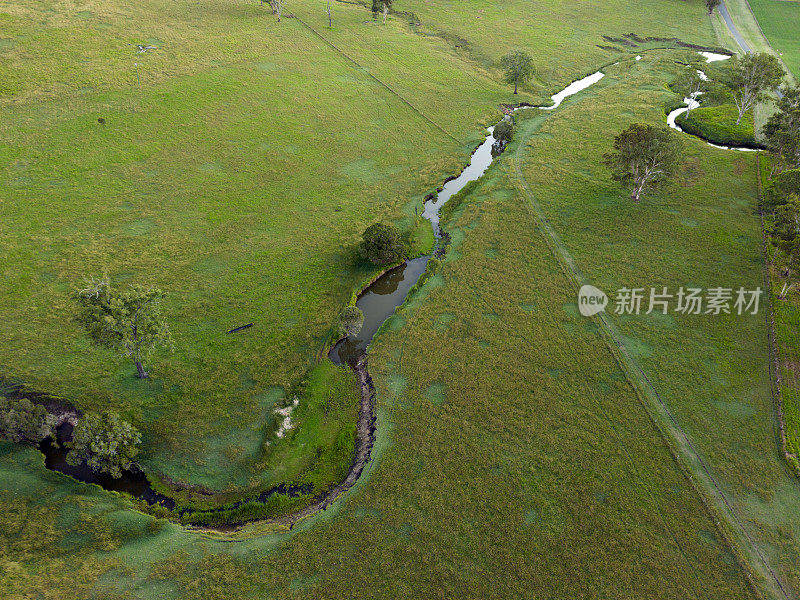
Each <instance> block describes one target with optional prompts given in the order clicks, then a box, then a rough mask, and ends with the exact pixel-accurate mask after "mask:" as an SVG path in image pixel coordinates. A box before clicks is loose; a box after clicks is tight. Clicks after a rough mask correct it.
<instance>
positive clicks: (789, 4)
mask: <svg viewBox="0 0 800 600" xmlns="http://www.w3.org/2000/svg"><path fill="white" fill-rule="evenodd" d="M748 2H749V3H750V8H751V9H752V10H753V14H754V15H755V17H756V19H758V24H759V25H760V26H761V30H762V31H763V32H764V35H765V36H767V39H768V40H769V43H770V45H771V46H772V47H773V48H774V49H775V51H776V52H777V53H778V54H779V55H780V57H781V60H783V62H784V64H785V65H786V66H787V67H789V70H790V71H792V73H793V74H794V76H795V78H800V36H798V28H800V25H799V24H800V2H797V0H748Z"/></svg>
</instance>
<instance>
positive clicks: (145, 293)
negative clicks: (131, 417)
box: [78, 278, 172, 379]
mask: <svg viewBox="0 0 800 600" xmlns="http://www.w3.org/2000/svg"><path fill="white" fill-rule="evenodd" d="M164 296H165V294H164V292H162V291H161V290H159V289H156V288H151V287H144V286H140V285H134V286H128V287H127V288H126V289H122V290H120V289H114V288H112V287H111V284H110V283H109V280H108V278H102V279H99V280H91V281H90V282H89V284H88V285H87V287H86V288H84V289H82V290H80V291H79V292H78V303H79V305H80V312H79V314H78V321H79V322H80V323H81V325H83V327H84V328H85V329H86V331H87V333H88V334H89V336H90V337H91V338H92V340H94V342H95V343H97V344H98V345H101V346H105V347H107V348H111V349H113V350H117V351H118V352H120V353H122V354H124V355H125V356H128V357H129V358H131V359H132V360H133V363H134V365H135V366H136V371H137V373H138V375H139V377H140V378H142V379H144V378H146V377H147V376H148V375H147V372H146V371H145V369H144V366H143V362H144V361H145V360H146V359H147V357H148V356H149V355H150V354H151V353H152V352H153V351H154V350H155V349H156V348H157V347H159V346H163V347H167V348H170V349H171V348H172V337H171V335H170V332H169V326H168V325H167V322H166V321H165V320H164V319H163V318H162V317H161V311H160V303H161V301H162V300H163V299H164Z"/></svg>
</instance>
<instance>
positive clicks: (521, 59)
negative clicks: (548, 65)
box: [500, 50, 534, 94]
mask: <svg viewBox="0 0 800 600" xmlns="http://www.w3.org/2000/svg"><path fill="white" fill-rule="evenodd" d="M500 64H501V66H502V67H503V70H504V71H505V74H504V76H503V81H505V82H506V83H513V84H514V93H515V94H516V93H517V87H518V86H519V85H520V84H523V83H525V82H526V81H528V79H530V78H531V77H532V76H533V74H534V68H533V59H532V58H531V57H530V55H529V54H528V53H527V52H523V51H522V50H517V51H515V52H511V53H510V54H506V55H505V56H504V57H503V58H501V59H500Z"/></svg>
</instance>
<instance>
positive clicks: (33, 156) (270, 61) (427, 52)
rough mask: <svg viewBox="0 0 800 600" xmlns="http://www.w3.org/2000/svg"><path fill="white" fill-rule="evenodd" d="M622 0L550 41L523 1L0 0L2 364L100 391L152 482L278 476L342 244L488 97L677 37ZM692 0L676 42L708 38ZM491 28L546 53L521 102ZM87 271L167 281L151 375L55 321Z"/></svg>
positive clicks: (361, 276) (388, 209)
mask: <svg viewBox="0 0 800 600" xmlns="http://www.w3.org/2000/svg"><path fill="white" fill-rule="evenodd" d="M557 6H560V5H559V4H558V3H555V2H552V1H548V2H542V5H541V9H542V10H543V11H551V12H552V11H554V10H556V7H557ZM626 6H628V5H627V4H626V3H624V2H620V3H615V5H614V6H609V7H608V8H607V9H606V10H605V11H604V12H603V17H604V18H603V19H600V20H597V19H594V17H596V16H598V13H597V9H596V8H593V7H588V5H587V6H586V7H583V8H582V9H581V10H582V11H583V12H576V13H575V15H573V16H574V17H575V18H576V19H578V20H579V21H580V22H585V23H587V25H585V26H584V27H585V29H581V30H580V32H581V35H580V37H577V34H576V33H574V32H573V33H572V34H571V37H570V41H569V43H562V42H558V43H556V42H557V40H558V37H557V34H556V31H555V29H553V27H554V26H551V25H545V24H544V22H543V21H542V20H541V19H533V18H532V17H531V13H530V12H529V7H527V5H524V3H518V4H516V5H514V6H509V7H508V11H509V12H507V13H505V14H506V15H508V14H516V15H518V16H517V17H516V18H514V19H510V20H509V19H507V18H505V17H504V16H503V14H500V13H498V12H497V11H496V10H490V9H489V8H490V7H489V5H488V4H486V5H485V6H484V4H481V5H480V6H478V5H476V6H475V7H473V8H474V14H472V11H471V10H467V11H464V15H463V16H461V17H458V15H457V14H455V13H454V12H453V11H452V10H451V7H449V5H447V4H446V3H441V5H440V6H439V9H440V10H438V11H436V12H435V15H436V16H435V18H434V17H433V15H432V13H430V12H429V13H427V15H430V16H431V18H430V19H428V18H426V17H427V15H426V14H425V13H424V12H420V15H419V19H420V23H423V24H424V26H421V27H422V30H418V28H417V27H416V26H414V27H412V28H409V27H410V26H409V24H408V19H407V18H406V17H404V16H403V14H400V13H398V14H397V15H396V16H394V17H392V18H390V19H389V22H388V24H387V26H385V27H384V26H381V25H378V24H375V23H374V22H373V21H372V20H371V19H370V18H369V12H368V11H366V10H365V8H364V7H363V6H360V5H352V4H344V3H336V4H335V6H334V19H335V20H334V27H333V28H332V29H328V28H327V27H326V19H325V18H324V13H323V12H322V9H323V8H324V4H323V3H322V2H298V3H295V4H292V5H291V7H290V8H288V9H287V10H288V11H289V13H290V14H292V15H294V16H296V17H297V18H289V17H288V16H287V18H285V19H284V20H283V21H282V22H280V23H278V22H277V21H276V19H274V18H273V17H271V16H270V15H269V14H268V10H267V9H266V8H264V7H262V6H260V5H259V4H258V3H255V2H253V3H234V4H231V3H230V2H224V1H222V0H215V1H214V2H212V3H210V4H209V3H204V4H203V5H202V6H197V7H194V6H193V7H185V6H181V5H175V4H169V3H165V2H163V0H148V1H147V2H145V3H136V4H123V5H119V4H111V3H108V2H104V1H103V0H99V1H95V2H90V3H89V2H87V3H85V4H75V3H72V2H56V3H41V2H36V1H33V0H20V1H19V2H14V3H11V4H7V5H4V6H3V7H2V9H0V22H2V23H3V40H4V41H3V44H2V46H0V80H3V81H4V82H5V83H4V85H3V87H2V92H1V94H2V95H0V106H2V111H3V119H2V121H0V159H2V161H1V162H0V177H2V179H3V182H4V188H3V202H2V204H0V218H2V223H3V230H4V231H3V233H4V240H3V241H4V248H3V249H4V257H5V260H4V261H3V262H2V269H3V275H4V279H5V281H6V285H5V287H4V292H3V293H1V294H0V316H1V317H2V318H0V335H2V337H3V339H4V340H6V341H7V346H8V348H9V350H10V351H9V352H7V353H4V355H3V356H2V357H1V358H0V368H1V369H2V372H3V374H4V375H6V376H7V377H10V378H13V379H15V380H17V381H21V382H24V383H25V384H26V385H28V386H30V387H31V388H32V389H36V390H40V391H45V392H49V393H54V394H57V395H61V396H64V397H65V398H67V399H68V400H70V401H71V402H73V403H74V404H75V405H77V406H78V407H79V408H81V409H84V410H86V409H92V408H101V407H105V406H109V405H113V406H115V407H117V408H118V409H120V410H121V411H122V412H123V414H124V415H125V416H126V417H127V418H130V419H132V420H133V421H134V422H135V423H136V425H137V426H139V427H140V428H141V429H142V430H143V432H144V434H145V436H144V441H145V446H144V450H143V453H142V462H143V464H144V465H145V466H146V467H147V468H148V469H149V470H150V471H152V472H155V473H158V474H160V476H163V477H164V478H168V479H172V480H180V481H185V482H188V483H191V484H195V485H199V486H204V487H205V488H212V489H215V490H224V491H225V492H227V493H240V494H241V493H244V492H245V491H246V490H248V489H251V488H254V487H263V486H266V485H271V484H274V483H275V482H276V480H275V479H274V478H273V477H271V476H270V475H269V473H268V471H266V470H264V469H262V468H260V466H261V465H263V464H264V461H269V456H268V454H269V453H270V452H266V453H265V451H264V448H265V444H264V442H265V441H267V440H266V437H267V433H268V432H269V430H270V428H271V425H270V422H269V421H270V420H271V418H272V417H271V412H270V411H271V408H272V407H273V405H274V402H275V399H276V398H281V397H286V396H287V395H288V394H290V393H291V392H292V390H293V389H294V388H295V387H297V386H298V385H300V383H301V382H302V381H303V379H304V378H305V377H306V376H307V373H308V372H309V370H310V369H311V368H312V367H313V365H314V364H315V362H316V361H317V359H318V357H319V356H320V355H321V353H322V352H324V350H325V348H326V345H327V344H328V343H329V342H330V341H331V339H332V333H333V322H334V320H335V316H336V314H338V312H339V310H340V309H341V307H342V306H343V305H344V304H345V303H346V302H347V301H348V300H349V298H350V296H351V294H352V292H353V290H354V289H357V288H358V287H359V285H360V283H361V282H362V281H364V280H366V279H368V278H369V277H371V276H372V275H373V274H374V273H375V270H374V269H371V268H368V267H366V266H365V265H363V264H361V263H360V261H359V260H358V259H357V257H356V256H355V253H354V247H355V244H356V243H357V241H358V236H359V233H360V232H361V231H362V230H363V229H364V228H365V227H366V226H367V225H369V224H370V223H372V222H374V221H376V220H380V219H383V220H389V221H394V222H396V223H397V224H398V225H400V226H401V228H403V229H404V230H406V231H410V230H411V229H412V227H415V224H414V222H413V220H412V217H413V215H414V210H415V208H418V207H419V206H420V204H421V201H422V198H423V197H424V195H425V194H427V193H428V192H430V191H432V190H433V189H435V187H436V186H437V185H439V184H440V183H441V182H442V181H443V179H444V178H445V177H446V176H448V175H451V174H453V173H455V172H457V171H458V169H460V168H461V166H462V165H463V164H464V162H465V161H466V159H467V156H468V153H469V151H470V150H471V149H472V148H473V147H474V145H475V144H477V143H478V141H479V140H480V138H481V135H482V133H481V131H482V129H481V125H482V124H486V123H488V122H490V121H493V120H494V119H496V118H497V116H498V114H499V113H498V111H497V108H498V105H499V104H500V103H501V102H508V101H518V100H528V101H537V100H543V99H545V98H546V97H547V96H548V95H549V94H551V93H553V92H555V91H556V90H557V89H558V88H560V87H562V86H563V85H564V84H566V83H568V82H569V81H570V80H571V79H573V78H576V77H579V76H582V75H583V74H585V73H586V72H588V71H590V70H594V69H596V68H597V67H598V66H600V65H601V64H604V63H606V62H609V61H611V60H615V59H617V58H619V57H620V56H623V55H626V53H628V52H638V51H639V48H638V47H636V48H634V47H632V46H630V47H629V46H626V45H622V44H620V45H619V46H618V47H615V46H614V44H613V43H611V44H610V45H609V43H608V42H607V40H605V39H604V38H603V36H604V35H608V36H611V37H614V38H615V39H616V38H619V39H622V38H621V37H620V36H622V35H624V34H625V33H630V32H629V31H628V30H627V29H626V28H623V24H624V25H625V26H626V27H627V25H629V24H631V23H632V24H635V25H637V27H636V28H635V30H636V31H635V32H636V33H638V34H639V35H642V36H649V35H652V36H666V37H670V36H673V35H677V33H678V28H676V27H675V26H668V27H662V26H661V25H653V24H652V23H651V22H650V20H649V14H648V11H645V10H639V9H637V10H636V11H631V10H625V11H623V10H621V8H624V7H626ZM655 6H657V7H658V9H659V10H661V11H664V14H674V15H675V16H676V18H677V15H678V14H679V13H680V14H682V15H683V14H685V8H684V7H681V8H680V10H679V9H678V8H677V7H675V6H674V4H673V3H671V2H668V1H667V0H659V1H658V2H656V3H655ZM421 8H422V7H420V6H417V5H416V4H414V3H409V5H408V6H406V7H402V6H398V7H397V10H398V11H400V10H406V9H408V10H411V11H415V12H416V11H418V9H421ZM430 8H432V7H428V9H430ZM569 10H574V11H578V10H579V9H578V7H577V6H576V7H573V8H571V9H569ZM693 10H695V11H697V7H695V8H693ZM622 12H627V13H628V17H626V20H625V21H624V23H623V21H622V17H621V13H622ZM467 13H469V14H470V18H472V16H474V17H475V20H476V22H480V23H481V26H480V27H477V28H476V30H475V32H476V35H475V41H474V42H470V44H469V48H470V49H471V50H470V52H465V50H464V48H463V47H458V46H463V45H462V44H459V43H458V42H457V40H456V38H458V37H459V36H460V37H463V36H461V34H459V33H458V32H459V31H460V29H459V28H460V27H462V26H466V25H467V24H468V23H471V21H468V20H467V18H466V16H465V15H466V14H467ZM459 14H460V13H459ZM697 14H698V15H699V17H698V18H697V19H696V20H693V21H691V26H689V27H688V28H687V30H686V31H685V32H684V33H685V35H684V37H689V38H691V39H692V41H694V42H700V43H704V44H713V40H712V39H711V34H710V27H709V25H708V23H707V22H706V21H705V20H704V19H702V18H701V16H702V15H700V13H699V12H697ZM457 17H458V18H457ZM478 17H480V18H481V19H482V20H479V19H478ZM631 18H633V19H634V21H631V20H630V19H631ZM667 22H672V21H671V20H670V19H668V20H667ZM588 23H592V25H591V26H589V25H588ZM501 27H508V31H507V33H508V36H514V37H515V38H516V39H517V41H516V42H515V43H516V45H517V46H519V47H522V48H526V49H528V50H529V51H531V52H532V53H534V54H535V56H536V58H537V64H538V65H540V71H539V76H538V78H537V80H536V81H535V82H534V83H532V84H531V86H530V87H529V89H528V90H527V93H523V94H522V95H520V96H519V97H513V96H512V95H511V94H510V91H511V90H510V89H509V87H508V86H506V85H501V84H499V83H498V81H499V75H500V73H499V71H498V70H497V69H496V67H494V66H493V63H494V61H496V60H497V59H498V58H499V57H500V56H501V55H502V54H503V53H504V52H506V51H507V50H508V48H509V42H508V41H504V40H506V39H507V38H508V36H505V37H504V36H496V35H494V34H491V35H489V33H491V31H493V30H495V29H497V28H501ZM559 27H560V25H559ZM320 32H323V33H322V34H321V33H320ZM462 33H464V34H465V33H466V32H462ZM320 35H323V37H324V38H325V40H323V39H322V38H321V37H319V36H320ZM629 43H630V42H629ZM136 44H146V45H152V46H156V48H155V49H152V50H147V51H146V52H144V53H138V52H137V49H136V46H135V45H136ZM576 44H581V46H582V47H585V48H586V51H585V52H574V51H573V50H574V46H575V45H576ZM598 45H603V46H606V48H605V49H603V48H599V47H598ZM474 52H477V53H478V54H479V55H481V56H483V57H484V58H485V60H480V61H476V60H475V56H474ZM573 57H576V58H573ZM571 61H577V62H571ZM547 65H551V66H547ZM98 119H103V121H104V123H101V122H99V121H98ZM323 150H324V151H323ZM413 237H414V238H415V239H419V240H422V241H426V240H424V236H423V237H422V238H420V236H419V235H418V234H415V235H414V236H413ZM104 272H106V273H108V275H109V276H110V277H111V278H112V281H113V282H114V283H115V284H117V285H125V284H126V283H128V282H137V283H145V284H152V285H157V286H159V287H161V288H163V289H164V290H165V291H166V292H167V293H168V294H169V297H168V300H167V303H166V306H165V307H164V308H165V310H164V312H165V314H166V316H167V318H168V320H169V322H170V324H171V327H172V331H173V336H174V338H175V346H176V351H175V353H174V354H170V355H165V354H159V355H156V356H154V357H153V359H152V361H151V365H150V366H151V372H152V374H153V379H152V380H150V381H145V382H142V381H138V380H136V379H135V378H134V377H133V376H132V375H133V367H132V365H131V364H129V362H128V361H126V360H125V359H124V358H121V357H119V356H116V355H114V354H112V353H111V352H109V351H107V350H104V349H98V348H95V347H92V346H91V345H90V344H89V341H88V339H87V338H86V337H85V336H84V335H83V334H82V332H81V331H80V330H79V328H78V327H77V325H76V324H75V323H74V321H73V319H72V315H73V302H72V298H71V295H72V294H73V293H74V291H75V290H76V289H77V288H79V287H80V286H81V284H82V283H83V280H84V278H85V277H89V276H96V275H100V274H102V273H104ZM249 322H253V323H254V327H253V328H251V329H249V330H246V331H243V332H241V333H237V334H231V335H228V334H226V333H225V332H226V331H227V330H229V329H231V328H233V327H236V326H238V325H242V324H245V323H249Z"/></svg>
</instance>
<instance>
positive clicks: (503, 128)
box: [492, 117, 514, 153]
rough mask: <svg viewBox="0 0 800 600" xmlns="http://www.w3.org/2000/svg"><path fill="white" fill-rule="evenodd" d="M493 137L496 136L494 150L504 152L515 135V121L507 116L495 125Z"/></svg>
mask: <svg viewBox="0 0 800 600" xmlns="http://www.w3.org/2000/svg"><path fill="white" fill-rule="evenodd" d="M492 137H493V138H494V143H493V144H492V150H493V151H494V152H495V153H499V152H502V151H503V150H504V149H505V147H506V146H507V145H508V143H509V142H510V141H511V139H512V138H513V137H514V123H513V121H512V119H511V117H506V118H505V119H503V120H502V121H500V122H499V123H498V124H497V125H495V126H494V130H493V131H492Z"/></svg>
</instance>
